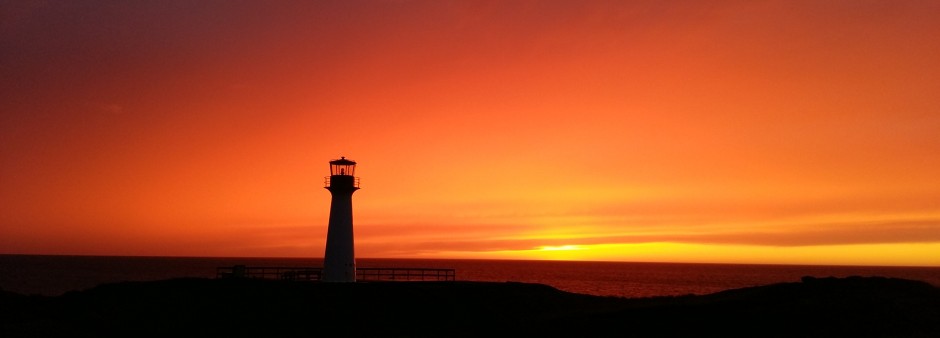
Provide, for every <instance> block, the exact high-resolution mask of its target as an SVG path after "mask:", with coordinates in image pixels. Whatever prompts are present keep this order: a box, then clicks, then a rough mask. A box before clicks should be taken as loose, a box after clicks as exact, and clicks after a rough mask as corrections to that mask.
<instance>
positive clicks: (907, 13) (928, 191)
mask: <svg viewBox="0 0 940 338" xmlns="http://www.w3.org/2000/svg"><path fill="white" fill-rule="evenodd" d="M938 17H940V3H938V2H936V1H857V0H851V1H793V0H786V1H365V2H356V1H352V2H348V1H337V2H327V1H319V2H308V1H296V2H295V1H283V2H280V1H274V2H267V1H153V2H136V1H135V2H124V1H79V2H75V1H14V2H12V3H4V4H3V5H0V109H2V113H0V160H2V162H0V186H2V189H0V205H2V209H0V210H2V211H0V253H17V254H94V255H160V256H164V255H172V256H297V257H321V256H322V255H323V249H324V245H325V243H324V241H325V237H326V222H327V220H328V212H329V201H330V194H329V192H328V191H326V190H325V189H323V188H322V186H323V177H324V176H326V175H328V174H329V172H328V168H327V162H328V161H329V160H331V159H334V158H338V157H339V156H346V157H348V158H351V159H354V160H356V161H358V162H359V167H358V169H357V174H358V175H359V176H360V177H361V179H362V190H360V191H358V192H356V194H355V196H354V199H353V201H354V215H355V231H356V240H357V242H356V250H357V256H359V257H420V258H426V257H433V258H438V257H439V258H500V259H503V258H508V259H582V260H615V261H679V262H732V263H796V264H867V265H929V266H938V265H940V156H937V154H938V153H940V111H938V107H940V95H938V90H937V88H940V62H938V61H937V60H940V39H938V38H937V37H938V34H940V20H937V18H938Z"/></svg>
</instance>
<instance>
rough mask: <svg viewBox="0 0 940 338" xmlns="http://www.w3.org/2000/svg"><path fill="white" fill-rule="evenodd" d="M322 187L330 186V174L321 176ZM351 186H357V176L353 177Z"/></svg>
mask: <svg viewBox="0 0 940 338" xmlns="http://www.w3.org/2000/svg"><path fill="white" fill-rule="evenodd" d="M323 187H324V188H329V187H330V176H326V177H324V178H323ZM353 187H356V188H358V187H359V176H356V177H353Z"/></svg>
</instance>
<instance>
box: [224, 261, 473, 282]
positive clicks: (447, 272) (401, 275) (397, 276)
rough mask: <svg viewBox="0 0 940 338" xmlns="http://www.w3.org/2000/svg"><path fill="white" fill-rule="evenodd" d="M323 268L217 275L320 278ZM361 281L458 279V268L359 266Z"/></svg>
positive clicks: (227, 270)
mask: <svg viewBox="0 0 940 338" xmlns="http://www.w3.org/2000/svg"><path fill="white" fill-rule="evenodd" d="M322 274H323V269H322V268H306V267H269V266H264V267H249V266H244V265H235V266H225V267H219V268H216V273H215V277H216V278H261V279H280V280H299V281H319V280H320V277H321V275H322ZM356 280H359V281H454V280H456V270H454V269H431V268H357V269H356Z"/></svg>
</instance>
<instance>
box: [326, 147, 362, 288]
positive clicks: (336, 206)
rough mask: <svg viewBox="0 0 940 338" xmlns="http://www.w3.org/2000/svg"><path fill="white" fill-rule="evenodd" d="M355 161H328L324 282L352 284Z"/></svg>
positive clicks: (354, 260)
mask: <svg viewBox="0 0 940 338" xmlns="http://www.w3.org/2000/svg"><path fill="white" fill-rule="evenodd" d="M355 173H356V162H355V161H350V160H347V159H346V157H340V159H338V160H332V161H330V176H328V177H327V178H326V186H325V187H324V188H326V189H327V190H329V191H330V194H332V195H333V200H332V202H330V226H329V228H328V229H327V233H326V254H325V255H324V256H323V275H322V276H321V278H320V280H321V281H324V282H355V281H356V257H355V256H356V255H355V249H354V246H353V217H352V194H353V193H354V192H356V190H359V178H358V177H356V176H355Z"/></svg>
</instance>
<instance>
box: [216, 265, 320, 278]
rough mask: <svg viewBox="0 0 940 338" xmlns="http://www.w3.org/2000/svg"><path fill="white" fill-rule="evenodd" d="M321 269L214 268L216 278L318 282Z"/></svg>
mask: <svg viewBox="0 0 940 338" xmlns="http://www.w3.org/2000/svg"><path fill="white" fill-rule="evenodd" d="M322 271H323V269H321V268H301V267H280V266H274V267H271V266H262V267H258V266H251V267H249V266H244V265H236V266H225V267H219V268H216V271H215V277H216V278H263V279H284V280H320V274H321V273H322Z"/></svg>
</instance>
